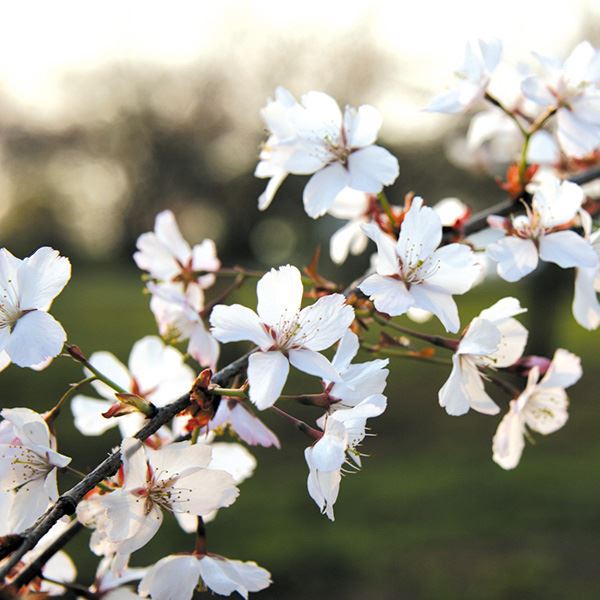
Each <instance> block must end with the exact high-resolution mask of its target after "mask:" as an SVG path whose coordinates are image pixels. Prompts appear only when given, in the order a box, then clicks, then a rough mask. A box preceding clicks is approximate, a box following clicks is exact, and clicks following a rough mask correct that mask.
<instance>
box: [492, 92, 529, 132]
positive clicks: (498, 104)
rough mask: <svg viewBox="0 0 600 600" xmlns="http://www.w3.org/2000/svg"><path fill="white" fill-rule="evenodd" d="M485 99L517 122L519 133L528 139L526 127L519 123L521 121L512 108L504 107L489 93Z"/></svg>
mask: <svg viewBox="0 0 600 600" xmlns="http://www.w3.org/2000/svg"><path fill="white" fill-rule="evenodd" d="M485 99H486V100H487V101H488V102H490V103H491V104H493V105H494V106H497V107H498V108H499V109H500V110H501V111H502V112H503V113H504V114H505V115H506V116H507V117H509V118H510V119H512V120H513V121H514V122H515V124H516V126H517V127H518V128H519V131H520V132H521V133H522V134H523V137H527V130H526V129H525V127H523V125H522V124H521V121H519V119H518V118H517V115H515V113H514V112H513V111H512V110H510V108H507V107H506V106H504V104H502V102H500V100H498V98H496V97H495V96H492V95H491V94H490V93H489V92H486V93H485Z"/></svg>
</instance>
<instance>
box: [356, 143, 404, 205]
mask: <svg viewBox="0 0 600 600" xmlns="http://www.w3.org/2000/svg"><path fill="white" fill-rule="evenodd" d="M348 172H349V179H348V183H347V185H348V187H351V188H352V189H354V190H360V191H361V192H369V193H371V194H377V193H378V192H380V191H381V190H382V188H383V186H385V185H392V183H394V181H396V179H397V177H398V174H399V173H400V167H399V165H398V159H397V158H396V157H395V156H394V155H393V154H391V153H390V152H389V151H388V150H386V149H385V148H382V147H381V146H367V147H366V148H362V149H361V150H357V151H356V152H352V154H350V156H349V157H348Z"/></svg>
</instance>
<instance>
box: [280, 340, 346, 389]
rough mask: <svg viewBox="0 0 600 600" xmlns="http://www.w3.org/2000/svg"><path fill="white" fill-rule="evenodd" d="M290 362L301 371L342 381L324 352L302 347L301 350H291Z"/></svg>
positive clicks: (329, 379) (330, 379)
mask: <svg viewBox="0 0 600 600" xmlns="http://www.w3.org/2000/svg"><path fill="white" fill-rule="evenodd" d="M288 354H289V358H290V363H291V364H292V365H293V366H294V367H296V369H298V370H299V371H303V372H304V373H308V374H309V375H316V376H317V377H320V378H321V379H326V380H327V381H340V380H341V376H340V374H339V373H338V372H337V371H336V370H335V369H334V368H333V367H332V365H331V363H330V362H329V360H327V358H325V357H324V356H323V355H322V354H319V353H318V352H315V351H314V350H309V349H307V348H301V349H299V350H289V352H288Z"/></svg>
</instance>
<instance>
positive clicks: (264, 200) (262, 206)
mask: <svg viewBox="0 0 600 600" xmlns="http://www.w3.org/2000/svg"><path fill="white" fill-rule="evenodd" d="M259 164H260V163H259ZM255 175H256V176H257V177H260V175H258V174H257V173H255ZM287 176H288V172H287V171H285V170H284V169H279V170H278V171H277V174H276V175H273V176H272V177H271V179H269V182H268V183H267V187H266V188H265V191H264V192H263V193H262V194H261V195H260V196H259V197H258V210H266V209H267V208H269V206H271V202H273V198H275V194H276V193H277V190H278V189H279V187H280V186H281V184H282V183H283V182H284V180H285V178H286V177H287Z"/></svg>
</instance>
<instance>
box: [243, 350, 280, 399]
mask: <svg viewBox="0 0 600 600" xmlns="http://www.w3.org/2000/svg"><path fill="white" fill-rule="evenodd" d="M289 370H290V365H289V363H288V360H287V358H286V357H285V356H284V355H283V354H282V353H281V352H255V353H254V354H251V355H250V358H249V359H248V381H249V383H250V400H251V401H252V402H253V403H254V404H255V405H256V407H257V408H258V409H259V410H264V409H265V408H269V407H270V406H273V404H275V401H276V400H277V398H279V396H280V395H281V391H282V390H283V386H284V385H285V382H286V379H287V376H288V372H289Z"/></svg>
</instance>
